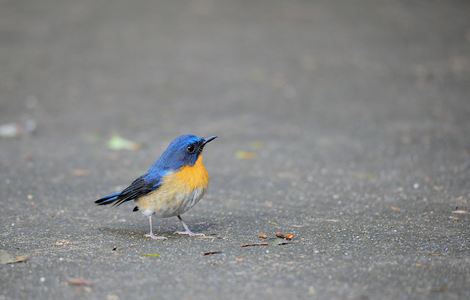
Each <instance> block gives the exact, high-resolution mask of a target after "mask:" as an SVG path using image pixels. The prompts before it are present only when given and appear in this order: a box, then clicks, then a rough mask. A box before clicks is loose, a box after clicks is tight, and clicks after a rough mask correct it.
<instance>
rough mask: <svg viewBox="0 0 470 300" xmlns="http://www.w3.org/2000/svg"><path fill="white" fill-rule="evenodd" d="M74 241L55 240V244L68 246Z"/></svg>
mask: <svg viewBox="0 0 470 300" xmlns="http://www.w3.org/2000/svg"><path fill="white" fill-rule="evenodd" d="M71 243H72V242H71V241H69V240H58V241H56V242H55V245H56V246H67V245H69V244H71Z"/></svg>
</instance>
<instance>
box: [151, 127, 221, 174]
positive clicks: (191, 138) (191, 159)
mask: <svg viewBox="0 0 470 300" xmlns="http://www.w3.org/2000/svg"><path fill="white" fill-rule="evenodd" d="M216 138H217V137H216V136H211V137H208V138H202V137H198V136H195V135H191V134H186V135H181V136H179V137H177V138H175V139H174V140H173V141H172V142H171V143H170V145H168V147H167V148H166V150H165V152H163V154H162V155H161V156H160V159H159V160H158V161H157V162H156V164H155V165H154V167H156V168H158V169H160V170H165V171H176V170H178V169H180V168H182V167H184V166H192V165H194V164H195V163H196V161H197V159H198V158H199V156H200V155H201V153H202V150H203V149H204V146H205V145H207V143H209V142H210V141H213V140H214V139H216Z"/></svg>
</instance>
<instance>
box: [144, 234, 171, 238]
mask: <svg viewBox="0 0 470 300" xmlns="http://www.w3.org/2000/svg"><path fill="white" fill-rule="evenodd" d="M144 236H145V237H149V238H151V239H153V240H167V239H168V238H167V237H164V236H159V235H155V234H153V233H152V234H150V233H147V234H145V235H144Z"/></svg>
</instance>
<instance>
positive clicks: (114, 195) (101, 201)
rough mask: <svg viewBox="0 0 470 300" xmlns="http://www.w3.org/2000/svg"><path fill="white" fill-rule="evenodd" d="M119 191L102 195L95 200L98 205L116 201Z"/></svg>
mask: <svg viewBox="0 0 470 300" xmlns="http://www.w3.org/2000/svg"><path fill="white" fill-rule="evenodd" d="M120 194H121V193H112V194H110V195H107V196H104V197H103V198H101V199H98V200H96V201H95V203H96V204H98V205H107V204H111V203H113V202H114V201H116V200H117V199H118V197H119V195H120Z"/></svg>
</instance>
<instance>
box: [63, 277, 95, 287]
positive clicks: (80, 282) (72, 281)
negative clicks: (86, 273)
mask: <svg viewBox="0 0 470 300" xmlns="http://www.w3.org/2000/svg"><path fill="white" fill-rule="evenodd" d="M67 284H68V285H73V286H90V285H93V282H91V281H90V280H86V279H84V278H69V279H67Z"/></svg>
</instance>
